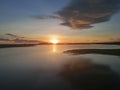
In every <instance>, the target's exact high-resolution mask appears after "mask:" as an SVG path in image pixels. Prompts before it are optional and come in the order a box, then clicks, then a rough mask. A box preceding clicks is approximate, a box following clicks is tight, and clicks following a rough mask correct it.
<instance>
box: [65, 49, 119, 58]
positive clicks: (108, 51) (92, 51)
mask: <svg viewBox="0 0 120 90" xmlns="http://www.w3.org/2000/svg"><path fill="white" fill-rule="evenodd" d="M64 53H71V54H74V55H79V54H104V55H115V56H120V49H73V50H67V51H64Z"/></svg>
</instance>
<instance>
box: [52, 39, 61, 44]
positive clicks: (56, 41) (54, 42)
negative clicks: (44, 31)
mask: <svg viewBox="0 0 120 90" xmlns="http://www.w3.org/2000/svg"><path fill="white" fill-rule="evenodd" d="M50 42H51V43H52V44H57V43H58V42H59V40H57V39H52V40H51V41H50Z"/></svg>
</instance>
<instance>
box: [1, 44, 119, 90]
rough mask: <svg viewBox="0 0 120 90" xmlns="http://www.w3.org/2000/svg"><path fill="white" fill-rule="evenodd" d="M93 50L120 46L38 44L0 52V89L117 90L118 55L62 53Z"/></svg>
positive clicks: (5, 49)
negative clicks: (74, 50)
mask: <svg viewBox="0 0 120 90" xmlns="http://www.w3.org/2000/svg"><path fill="white" fill-rule="evenodd" d="M94 48H96V49H116V48H120V46H117V45H40V46H35V47H19V48H4V49H0V90H106V89H109V90H120V87H119V86H120V85H117V84H119V76H120V56H112V55H111V56H110V55H100V54H82V55H70V54H65V53H63V51H66V50H70V49H94ZM102 84H103V85H102ZM96 86H97V87H96ZM95 88H101V89H95ZM103 88H104V89H103Z"/></svg>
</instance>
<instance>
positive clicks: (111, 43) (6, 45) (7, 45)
mask: <svg viewBox="0 0 120 90" xmlns="http://www.w3.org/2000/svg"><path fill="white" fill-rule="evenodd" d="M80 44H82V45H83V44H84V45H86V44H104V45H120V42H100V43H58V44H56V45H80ZM36 45H53V44H52V43H45V42H44V43H38V44H0V48H11V47H31V46H36Z"/></svg>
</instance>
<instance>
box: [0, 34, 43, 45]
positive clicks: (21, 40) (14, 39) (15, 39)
mask: <svg viewBox="0 0 120 90" xmlns="http://www.w3.org/2000/svg"><path fill="white" fill-rule="evenodd" d="M6 35H7V36H10V37H5V36H6ZM11 37H12V38H11ZM0 41H8V42H14V43H43V42H42V41H38V40H31V39H27V38H25V37H22V36H17V35H15V34H11V33H6V34H5V35H4V36H3V37H0Z"/></svg>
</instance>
